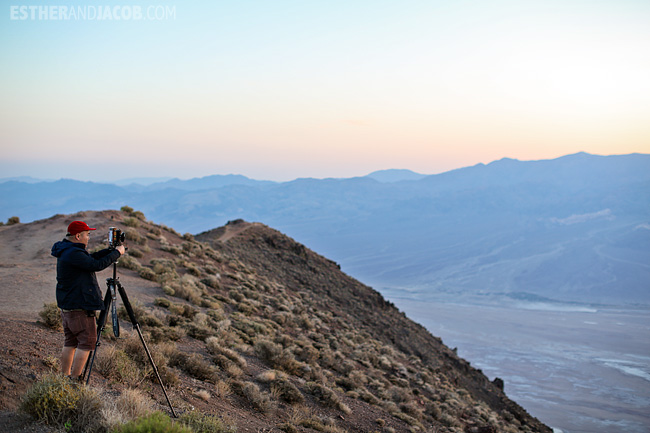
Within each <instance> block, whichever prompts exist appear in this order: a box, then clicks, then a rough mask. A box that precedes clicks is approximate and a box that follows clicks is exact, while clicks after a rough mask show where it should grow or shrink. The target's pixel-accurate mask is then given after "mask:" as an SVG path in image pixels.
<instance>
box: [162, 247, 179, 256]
mask: <svg viewBox="0 0 650 433" xmlns="http://www.w3.org/2000/svg"><path fill="white" fill-rule="evenodd" d="M160 249H161V250H163V251H167V252H168V253H171V254H173V255H175V256H180V255H181V254H183V249H182V248H179V247H177V246H174V245H162V246H161V247H160Z"/></svg>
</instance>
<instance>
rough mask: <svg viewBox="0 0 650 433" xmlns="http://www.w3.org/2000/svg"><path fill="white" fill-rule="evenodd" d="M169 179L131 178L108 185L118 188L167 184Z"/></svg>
mask: <svg viewBox="0 0 650 433" xmlns="http://www.w3.org/2000/svg"><path fill="white" fill-rule="evenodd" d="M171 179H172V178H171V177H132V178H129V179H119V180H116V181H114V182H110V183H112V184H115V185H119V186H127V185H134V184H135V185H143V186H148V185H151V184H154V183H161V182H167V181H168V180H171Z"/></svg>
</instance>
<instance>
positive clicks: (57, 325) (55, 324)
mask: <svg viewBox="0 0 650 433" xmlns="http://www.w3.org/2000/svg"><path fill="white" fill-rule="evenodd" d="M38 315H39V316H41V319H43V324H45V326H47V327H48V328H51V329H54V330H56V331H58V330H59V329H61V327H62V325H61V310H59V307H57V305H56V302H50V303H47V304H43V309H42V310H41V311H40V312H39V313H38Z"/></svg>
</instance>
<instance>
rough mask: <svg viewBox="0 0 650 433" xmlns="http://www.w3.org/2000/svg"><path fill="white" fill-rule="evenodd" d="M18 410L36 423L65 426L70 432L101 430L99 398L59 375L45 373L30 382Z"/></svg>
mask: <svg viewBox="0 0 650 433" xmlns="http://www.w3.org/2000/svg"><path fill="white" fill-rule="evenodd" d="M20 408H21V410H22V411H23V412H25V413H27V414H29V415H31V416H32V417H33V418H35V419H36V420H38V421H40V422H43V423H45V424H49V425H53V426H59V427H61V426H63V425H65V426H66V430H68V431H71V432H82V433H86V432H88V433H90V432H98V431H101V429H102V428H103V417H102V415H101V408H102V403H101V399H100V398H99V396H98V395H97V393H96V392H95V391H93V390H92V389H90V388H87V387H85V386H81V385H79V384H73V383H72V381H70V379H68V378H67V377H65V376H63V375H61V374H48V375H46V376H44V377H43V378H41V379H40V380H39V381H37V382H36V383H34V385H32V387H31V388H29V389H28V390H27V393H26V394H25V395H24V396H23V398H22V401H21V406H20Z"/></svg>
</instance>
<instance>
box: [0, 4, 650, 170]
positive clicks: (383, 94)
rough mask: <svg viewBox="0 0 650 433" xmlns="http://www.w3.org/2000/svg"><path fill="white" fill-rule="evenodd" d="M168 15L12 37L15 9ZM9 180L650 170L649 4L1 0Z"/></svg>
mask: <svg viewBox="0 0 650 433" xmlns="http://www.w3.org/2000/svg"><path fill="white" fill-rule="evenodd" d="M25 4H28V5H45V4H47V5H79V6H81V7H83V6H86V7H87V6H90V5H92V6H97V5H109V6H115V5H142V7H143V8H145V9H146V8H147V7H149V6H167V7H168V9H173V10H174V11H175V16H173V17H170V18H169V19H161V20H148V21H146V20H128V21H125V20H115V19H113V20H101V21H100V20H77V21H74V20H51V21H50V20H48V21H45V20H38V19H34V20H32V19H27V20H12V19H11V14H10V11H11V10H10V7H11V5H25ZM2 9H3V12H2V14H1V17H2V18H0V20H1V22H0V47H1V50H0V62H1V68H0V82H1V84H0V143H2V155H1V157H0V170H1V173H0V177H9V176H19V175H29V176H34V177H41V178H59V177H68V178H75V179H81V180H112V179H119V178H128V177H145V176H170V177H181V178H190V177H197V176H205V175H210V174H228V173H238V174H244V175H246V176H249V177H253V178H256V179H272V180H290V179H294V178H297V177H348V176H356V175H364V174H367V173H369V172H371V171H374V170H378V169H386V168H408V169H412V170H415V171H418V172H421V173H438V172H441V171H446V170H449V169H453V168H457V167H461V166H468V165H473V164H476V163H479V162H484V163H487V162H490V161H493V160H496V159H500V158H502V157H511V158H517V159H524V160H529V159H547V158H555V157H558V156H561V155H565V154H570V153H575V152H579V151H585V152H589V153H595V154H622V153H631V152H642V153H650V78H649V77H650V2H648V1H631V0H610V1H597V0H594V1H579V0H561V1H560V0H557V1H556V0H543V1H542V0H539V1H527V0H510V1H507V0H504V1H436V0H427V1H417V0H399V1H398V0H392V1H382V0H372V1H366V0H345V1H339V0H328V1H305V0H295V1H285V0H258V1H253V0H251V1H248V0H229V1H186V0H184V1H182V2H181V1H173V0H172V1H169V0H159V1H156V0H152V1H149V2H139V1H129V2H120V1H115V0H106V1H101V0H100V1H96V0H92V1H90V0H87V1H85V2H84V1H81V2H69V1H66V2H57V1H49V2H43V1H42V0H34V1H32V0H28V1H20V2H19V1H18V0H9V1H8V2H3V6H2Z"/></svg>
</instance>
